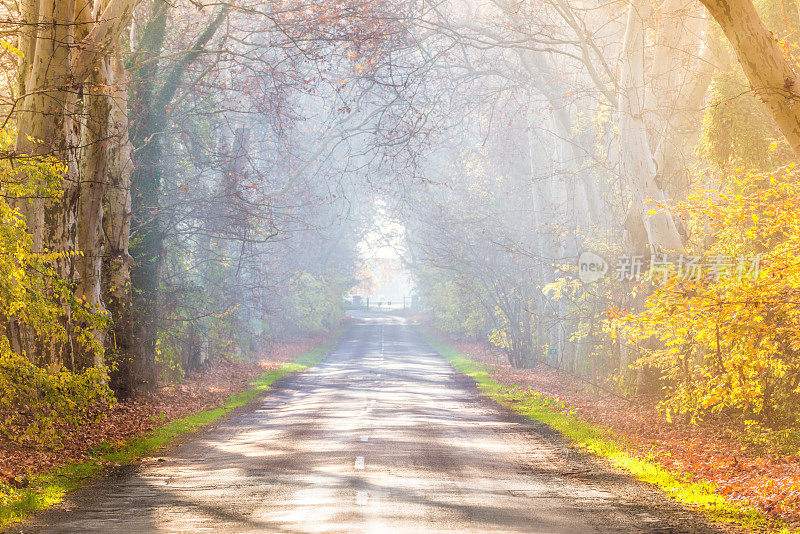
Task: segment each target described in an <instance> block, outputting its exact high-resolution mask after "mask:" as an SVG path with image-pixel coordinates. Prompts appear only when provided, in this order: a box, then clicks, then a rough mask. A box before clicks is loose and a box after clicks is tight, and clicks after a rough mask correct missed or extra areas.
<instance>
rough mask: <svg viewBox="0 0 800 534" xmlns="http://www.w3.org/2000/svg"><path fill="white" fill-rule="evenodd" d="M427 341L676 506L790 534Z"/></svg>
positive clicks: (488, 389) (503, 397) (563, 408)
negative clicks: (660, 490)
mask: <svg viewBox="0 0 800 534" xmlns="http://www.w3.org/2000/svg"><path fill="white" fill-rule="evenodd" d="M423 337H425V340H426V341H427V342H428V343H429V344H430V345H431V346H432V347H433V348H434V349H435V350H436V351H437V352H439V354H441V355H442V356H443V357H444V358H445V359H446V360H447V361H448V362H449V363H450V365H451V366H452V367H453V368H454V369H455V370H456V371H458V372H460V373H462V374H465V375H467V376H469V377H471V378H472V379H473V380H475V382H477V384H478V387H479V388H480V389H481V391H483V392H484V393H485V394H487V395H488V396H489V397H491V398H492V399H494V400H496V401H498V402H499V403H501V404H503V405H504V406H507V407H509V408H511V409H513V410H515V411H516V412H517V413H519V414H521V415H523V416H525V417H527V418H529V419H531V420H533V421H538V422H540V423H544V424H546V425H547V426H549V427H550V428H552V429H554V430H556V431H558V432H559V433H561V434H562V435H563V436H564V437H565V438H566V439H567V440H569V441H570V442H572V443H573V444H574V445H576V446H578V447H580V448H583V449H584V450H586V451H588V452H590V453H592V454H595V455H597V456H601V457H603V458H606V459H607V460H608V461H609V462H610V463H611V464H612V465H614V466H615V467H617V468H619V469H623V470H625V471H628V472H630V473H631V474H632V475H634V476H635V477H636V478H637V479H639V480H641V481H643V482H648V483H650V484H655V485H656V486H658V487H659V488H661V489H662V490H664V491H665V492H667V494H668V495H669V496H670V497H672V498H673V499H675V500H676V501H678V502H680V503H683V504H688V505H691V506H694V507H697V508H699V509H700V510H702V511H704V512H705V513H706V514H707V515H708V516H709V517H710V518H711V519H714V520H718V521H728V522H734V523H738V524H740V525H743V526H745V527H747V528H751V529H760V530H762V531H763V530H765V529H767V530H770V531H772V532H782V533H789V532H790V530H789V529H788V528H786V527H785V526H784V525H783V524H781V523H779V522H777V521H774V520H772V519H771V518H769V517H768V516H767V515H766V514H764V513H763V512H762V511H760V510H758V509H755V508H751V507H745V506H742V505H740V504H737V503H734V502H732V501H729V500H728V499H726V498H725V497H724V496H722V495H719V494H718V493H715V487H714V485H713V484H712V483H710V482H692V481H690V480H688V477H687V476H685V475H681V474H678V473H675V472H672V471H670V470H668V469H666V468H664V467H663V466H661V465H660V464H658V463H657V462H656V461H655V460H647V459H641V458H637V457H636V456H635V455H634V454H633V452H632V451H631V450H630V449H629V448H628V447H626V446H625V443H624V441H623V440H622V439H619V438H617V437H615V436H614V435H613V434H612V433H611V432H610V431H609V430H607V429H603V428H601V427H598V426H596V425H592V424H589V423H587V422H586V421H584V420H582V419H580V418H579V417H578V416H577V415H575V414H574V413H572V412H571V411H570V410H569V407H568V406H567V405H566V404H565V403H563V402H561V401H557V400H555V399H552V398H550V397H547V396H545V395H540V394H537V393H530V392H528V393H521V392H520V388H521V386H519V385H505V384H501V383H499V382H497V381H496V380H495V379H494V378H492V376H491V374H490V372H489V371H490V367H489V366H487V365H484V364H481V363H478V362H475V361H474V360H472V359H470V358H469V357H468V356H467V355H465V354H463V353H462V352H459V351H458V350H456V349H454V348H453V347H451V346H450V345H447V344H445V343H443V342H441V341H439V340H438V339H436V338H434V337H433V336H431V335H427V334H423Z"/></svg>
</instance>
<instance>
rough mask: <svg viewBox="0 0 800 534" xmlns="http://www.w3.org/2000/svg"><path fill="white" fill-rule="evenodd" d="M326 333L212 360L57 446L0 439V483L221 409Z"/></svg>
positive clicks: (22, 480) (22, 481) (14, 482)
mask: <svg viewBox="0 0 800 534" xmlns="http://www.w3.org/2000/svg"><path fill="white" fill-rule="evenodd" d="M328 337H329V336H328V335H323V334H321V335H319V336H315V337H309V338H305V339H301V340H293V341H285V342H275V343H273V344H272V345H271V347H270V348H269V350H265V351H263V352H262V353H261V354H259V355H258V358H259V361H258V362H257V363H247V362H235V361H231V360H224V359H221V360H214V361H213V365H211V366H210V367H209V368H207V369H205V370H204V371H201V372H192V373H189V374H188V375H187V376H186V377H185V379H184V380H183V381H182V382H181V383H180V384H174V385H165V386H162V387H160V388H159V389H158V391H157V392H156V393H154V394H152V395H147V396H144V397H140V398H136V399H130V400H126V401H123V402H120V403H117V404H116V405H115V406H114V407H112V408H111V409H110V410H109V412H108V413H106V414H105V415H104V416H103V417H102V418H101V419H99V420H98V421H96V422H90V423H86V424H84V425H83V426H81V427H79V428H76V429H74V430H73V431H71V432H70V433H69V434H68V436H67V437H66V438H65V439H64V442H63V448H62V449H59V450H48V449H46V448H42V447H35V446H26V445H21V444H19V443H16V442H14V441H11V440H10V439H8V438H6V437H4V436H2V435H0V482H2V483H5V484H8V485H10V486H13V487H24V486H26V485H27V483H28V480H29V479H30V477H31V476H32V475H36V474H38V473H43V472H45V471H49V470H51V469H53V468H57V467H59V466H61V465H64V464H66V463H68V462H71V461H75V460H80V459H82V458H85V457H87V455H88V454H89V453H90V452H91V451H92V449H95V448H96V447H98V446H100V445H101V444H103V443H116V442H119V441H123V440H126V439H129V438H132V437H134V436H138V435H141V434H143V433H145V432H147V431H149V430H152V429H154V428H156V427H158V426H161V425H163V424H164V423H165V422H167V421H172V420H175V419H179V418H181V417H185V416H187V415H189V414H192V413H195V412H199V411H202V410H207V409H211V408H215V407H218V406H221V405H222V404H223V403H224V401H225V399H227V398H228V397H229V396H231V395H234V394H236V393H240V392H242V391H245V390H247V389H249V388H250V383H251V381H252V380H253V379H254V378H256V377H257V376H259V375H260V374H262V373H264V372H265V371H268V370H270V369H275V368H278V367H280V366H281V365H282V364H283V363H284V362H288V361H291V360H292V359H293V358H294V357H296V356H298V355H300V354H302V353H304V352H307V351H309V350H311V349H312V348H314V347H317V346H319V345H321V344H323V343H324V342H325V341H326V340H327V339H328Z"/></svg>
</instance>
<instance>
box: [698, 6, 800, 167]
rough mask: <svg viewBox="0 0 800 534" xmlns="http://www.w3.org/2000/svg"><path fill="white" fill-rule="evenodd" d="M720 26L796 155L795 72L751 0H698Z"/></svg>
mask: <svg viewBox="0 0 800 534" xmlns="http://www.w3.org/2000/svg"><path fill="white" fill-rule="evenodd" d="M700 1H701V3H702V4H703V5H704V6H706V9H708V12H709V13H711V16H712V17H714V19H715V20H716V21H717V22H718V23H719V25H720V26H721V27H722V31H723V32H725V36H726V37H727V38H728V40H729V41H730V43H731V46H732V47H733V50H734V51H735V52H736V56H737V57H738V58H739V63H741V65H742V69H743V70H744V73H745V75H746V76H747V79H748V80H749V81H750V87H751V88H752V89H753V91H754V92H755V94H756V95H757V96H758V98H759V99H761V101H762V102H763V103H764V104H765V105H766V106H767V109H768V110H769V112H770V114H771V115H772V118H773V119H774V120H775V123H776V124H777V126H778V128H779V129H780V131H781V133H782V134H783V135H784V136H785V137H786V141H787V142H788V144H789V146H790V147H791V149H792V152H794V155H795V156H796V157H800V92H799V91H800V88H798V87H797V82H798V79H797V74H796V73H795V71H794V69H793V68H792V65H791V63H790V62H789V60H788V58H787V57H786V56H785V55H784V53H783V51H782V50H781V48H780V46H779V45H778V41H777V40H776V39H775V36H773V35H772V32H770V31H769V30H768V29H767V27H766V26H765V25H764V22H763V21H762V20H761V18H760V17H759V16H758V12H757V11H756V8H755V6H754V5H753V2H752V0H700Z"/></svg>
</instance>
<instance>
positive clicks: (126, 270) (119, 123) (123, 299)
mask: <svg viewBox="0 0 800 534" xmlns="http://www.w3.org/2000/svg"><path fill="white" fill-rule="evenodd" d="M112 67H113V69H114V80H115V83H116V87H117V91H116V92H115V93H114V95H113V98H111V102H110V104H111V109H110V124H109V141H110V143H109V151H108V171H109V172H108V178H109V186H108V187H107V188H106V190H105V200H104V205H105V210H106V211H105V213H104V217H103V229H104V233H105V237H106V243H105V250H104V252H105V254H104V256H103V298H104V301H105V303H106V308H107V309H108V311H109V313H110V315H111V320H112V327H111V331H110V333H109V334H110V335H109V339H108V342H107V346H108V348H109V349H111V351H110V352H111V358H112V359H113V360H114V362H115V363H116V369H115V371H114V374H113V375H112V386H113V387H114V390H115V391H116V392H117V394H119V395H121V396H123V397H125V396H129V395H130V394H131V393H132V391H131V390H130V384H131V376H130V373H131V365H130V364H131V362H130V358H131V355H132V354H133V350H134V348H133V333H132V320H131V262H132V261H133V259H132V258H131V255H130V253H129V250H128V248H129V246H130V232H131V175H132V174H133V145H132V144H131V141H130V137H129V135H128V124H129V121H128V87H129V84H130V78H129V76H128V73H127V72H126V71H125V67H124V65H123V63H122V58H121V56H120V55H119V54H118V55H117V56H116V57H115V58H114V61H113V64H112Z"/></svg>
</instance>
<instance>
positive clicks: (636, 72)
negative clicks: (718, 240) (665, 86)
mask: <svg viewBox="0 0 800 534" xmlns="http://www.w3.org/2000/svg"><path fill="white" fill-rule="evenodd" d="M649 5H650V4H649V1H648V0H644V1H642V2H638V3H632V4H631V6H630V7H629V9H628V22H627V27H626V29H625V40H624V45H623V49H622V65H621V70H620V93H619V103H618V108H617V112H618V115H619V117H618V120H619V144H620V162H621V164H622V172H623V175H624V177H625V179H626V181H627V182H628V188H629V191H630V193H631V197H632V199H631V200H632V202H633V206H632V210H633V212H634V213H636V214H638V215H639V216H640V217H641V219H642V221H643V223H644V228H645V231H646V234H647V240H648V244H649V246H650V248H651V249H653V250H661V251H668V250H680V249H681V248H682V247H683V242H682V238H681V235H680V233H679V232H678V228H677V226H676V224H675V221H674V219H673V216H672V214H671V213H670V212H669V211H668V208H665V207H658V206H656V205H654V204H652V202H655V203H656V204H662V205H666V203H667V198H666V196H665V195H664V191H663V190H662V189H661V187H660V186H659V184H658V182H657V181H656V176H657V169H656V165H655V161H654V159H653V151H652V149H651V147H650V143H649V141H648V135H647V134H648V132H647V128H646V125H645V117H644V114H645V80H644V71H645V47H646V43H645V31H644V19H646V18H647V17H648V16H649V14H650V9H649ZM651 201H652V202H651Z"/></svg>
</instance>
